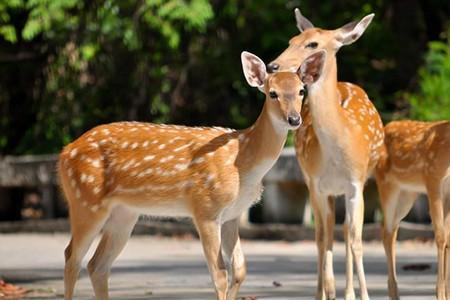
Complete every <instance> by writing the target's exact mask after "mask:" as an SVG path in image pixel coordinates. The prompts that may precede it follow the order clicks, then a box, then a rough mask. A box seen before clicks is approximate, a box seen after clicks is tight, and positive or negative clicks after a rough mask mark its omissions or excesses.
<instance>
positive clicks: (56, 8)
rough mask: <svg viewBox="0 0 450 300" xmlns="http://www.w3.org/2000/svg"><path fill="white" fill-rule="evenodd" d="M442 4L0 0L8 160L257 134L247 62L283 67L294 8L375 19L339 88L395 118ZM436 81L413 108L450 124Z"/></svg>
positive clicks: (0, 134)
mask: <svg viewBox="0 0 450 300" xmlns="http://www.w3.org/2000/svg"><path fill="white" fill-rule="evenodd" d="M444 2H445V3H444ZM444 2H442V1H440V0H429V1H428V2H427V11H426V12H425V11H422V8H421V7H420V6H418V5H413V4H414V3H416V0H414V1H412V3H410V2H409V1H407V2H405V1H399V0H394V1H387V0H368V1H365V3H364V4H361V1H356V0H336V1H315V0H305V1H300V0H293V1H285V0H259V1H247V0H224V1H208V0H139V1H136V0H98V1H92V0H27V1H25V0H0V115H1V118H0V154H5V153H8V154H23V153H52V152H58V151H59V150H60V149H61V147H62V146H63V145H65V144H67V143H69V142H70V141H71V140H73V139H75V138H76V137H78V136H80V135H81V134H82V133H83V132H84V131H86V130H87V129H89V128H91V127H93V126H95V125H98V124H102V123H107V122H112V121H118V120H138V121H150V122H166V123H169V122H170V123H178V124H186V125H219V126H229V127H234V128H244V127H246V126H249V125H250V124H251V123H252V122H253V121H254V120H255V119H256V118H257V115H258V114H259V113H260V110H261V107H262V104H263V95H262V94H261V93H260V92H258V91H257V90H256V89H252V88H250V87H248V85H247V83H246V82H245V79H244V77H243V75H242V68H241V63H240V53H241V52H242V51H243V50H248V51H251V52H253V53H255V54H257V55H258V56H259V57H261V58H262V59H263V60H264V61H266V62H269V61H271V60H272V59H274V58H275V57H276V56H277V55H278V54H279V53H280V52H281V51H282V50H284V49H285V48H286V46H287V45H288V41H289V39H290V38H291V37H293V36H294V35H296V34H298V31H297V29H296V26H295V21H294V16H293V9H294V8H295V7H300V8H301V9H302V12H303V13H304V14H305V15H306V16H307V17H308V18H309V19H310V20H311V21H312V22H313V23H314V24H315V25H316V26H318V27H322V28H328V29H331V28H337V27H339V26H342V25H344V24H346V23H348V22H350V21H353V20H357V19H360V18H361V17H363V16H364V15H366V14H368V13H371V12H375V13H376V17H375V18H374V20H373V22H372V24H371V25H370V27H369V28H368V30H367V31H366V33H365V34H364V36H363V37H362V38H361V39H359V40H358V42H356V43H355V44H354V45H352V46H349V47H345V48H343V49H342V50H340V51H339V54H338V63H339V78H340V80H342V81H350V82H355V83H357V84H359V85H361V86H362V87H364V89H365V90H366V91H367V92H368V94H369V96H370V97H371V99H373V100H374V102H375V104H376V105H377V108H379V109H380V110H381V111H382V112H383V113H384V114H385V115H386V113H388V112H389V111H391V110H392V109H393V108H394V107H395V106H396V103H397V99H396V95H397V94H396V93H397V92H398V91H401V92H400V93H401V94H404V91H408V90H410V89H411V88H414V86H410V79H411V78H412V77H414V74H416V73H417V68H418V67H419V66H420V63H421V62H422V61H421V59H422V55H423V53H422V51H423V48H424V46H425V42H426V39H423V38H422V37H424V36H426V34H427V32H428V30H426V28H425V25H426V24H425V23H426V22H429V21H430V20H431V21H433V22H436V24H437V25H439V26H434V27H433V28H440V27H442V30H445V28H443V27H444V24H446V23H445V20H448V14H446V13H445V12H446V11H450V9H449V4H447V2H448V1H444ZM449 3H450V2H449ZM416 4H417V3H416ZM433 10H435V11H439V14H436V15H434V16H431V17H429V18H424V17H423V15H424V13H427V14H428V13H430V12H432V11H433ZM436 24H434V25H436ZM432 25H433V24H432ZM434 39H437V37H436V38H434ZM439 53H441V54H439ZM435 55H438V56H439V55H440V56H439V57H441V56H442V49H441V50H436V51H435ZM447 55H448V52H447ZM427 62H428V60H427ZM447 62H448V59H447ZM433 64H435V65H436V66H439V67H441V66H440V63H438V62H436V63H433ZM434 68H435V67H433V70H434ZM424 69H427V70H428V69H429V63H427V65H426V66H425V67H424ZM440 70H441V71H442V72H444V71H443V70H444V69H442V68H441V69H440ZM446 70H447V71H445V72H448V68H447V69H446ZM422 72H425V71H422ZM430 74H433V75H432V76H431V75H430V76H428V77H426V78H428V79H426V80H424V79H423V78H422V75H421V80H420V89H419V92H418V93H417V95H421V97H420V98H414V96H415V95H416V94H414V95H413V96H412V98H413V99H418V100H417V101H419V100H420V101H423V99H425V98H426V99H427V101H430V102H432V103H430V104H426V105H424V103H423V102H420V107H421V108H422V107H425V106H426V107H429V108H430V109H429V111H430V113H431V112H433V111H434V112H436V111H437V112H439V113H441V118H442V117H445V116H447V118H448V115H443V111H445V110H446V108H442V107H443V106H444V105H446V107H448V106H449V105H448V95H449V93H448V87H447V88H445V86H448V82H444V78H445V76H444V75H442V74H441V73H436V71H433V72H432V73H430ZM436 74H441V75H436ZM433 76H434V77H433ZM424 78H425V77H424ZM431 78H435V79H431ZM436 78H439V83H437V81H436V82H435V80H437V79H436ZM446 91H447V92H446ZM425 93H426V97H425V96H423V97H422V94H423V95H425ZM430 95H432V96H430ZM438 95H444V96H441V97H438ZM437 98H439V99H437ZM428 99H429V100H428ZM445 99H447V100H445ZM413 101H416V100H413ZM438 101H440V102H438ZM445 101H446V102H445ZM417 103H419V102H417ZM438 103H439V104H438ZM413 105H414V104H413ZM416 106H417V107H419V106H418V105H416ZM414 111H415V110H414V108H413V112H414ZM414 116H415V117H416V116H417V117H420V118H427V119H429V118H434V116H433V117H429V116H426V117H422V116H421V115H420V116H419V115H414ZM436 118H437V117H436ZM288 141H289V143H292V139H291V138H289V140H288Z"/></svg>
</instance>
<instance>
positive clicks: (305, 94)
mask: <svg viewBox="0 0 450 300" xmlns="http://www.w3.org/2000/svg"><path fill="white" fill-rule="evenodd" d="M298 94H299V95H300V96H302V97H303V98H305V97H306V96H307V95H308V90H307V89H306V88H304V89H301V90H300V92H299V93H298Z"/></svg>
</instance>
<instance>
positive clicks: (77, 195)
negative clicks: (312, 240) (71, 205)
mask: <svg viewBox="0 0 450 300" xmlns="http://www.w3.org/2000/svg"><path fill="white" fill-rule="evenodd" d="M75 197H77V198H78V199H79V198H80V197H81V192H80V190H79V189H77V190H76V191H75Z"/></svg>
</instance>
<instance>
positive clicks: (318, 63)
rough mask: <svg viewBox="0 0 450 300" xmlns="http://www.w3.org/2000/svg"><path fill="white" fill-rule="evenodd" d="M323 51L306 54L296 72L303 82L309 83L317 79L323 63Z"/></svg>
mask: <svg viewBox="0 0 450 300" xmlns="http://www.w3.org/2000/svg"><path fill="white" fill-rule="evenodd" d="M325 57H326V53H325V51H323V50H322V51H319V52H316V53H314V54H311V55H310V56H308V57H307V58H306V59H305V60H304V61H303V62H302V64H301V65H300V67H299V68H298V70H297V74H298V76H299V77H300V79H301V80H302V81H303V83H304V84H307V85H311V84H313V83H314V82H317V80H319V78H320V76H321V75H322V72H323V65H324V63H325Z"/></svg>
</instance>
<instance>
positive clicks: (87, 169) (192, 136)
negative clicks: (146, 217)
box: [59, 52, 314, 300]
mask: <svg viewBox="0 0 450 300" xmlns="http://www.w3.org/2000/svg"><path fill="white" fill-rule="evenodd" d="M241 58H242V65H243V70H244V75H245V78H246V79H247V81H248V83H249V84H250V86H252V87H257V88H259V89H261V90H263V91H264V93H265V94H266V100H265V103H264V107H263V109H262V112H261V114H260V116H259V118H258V119H257V121H256V122H255V124H254V125H253V126H251V127H250V128H248V129H245V130H240V131H235V130H231V129H224V128H218V127H212V128H203V127H202V128H199V127H184V126H175V125H171V126H168V125H156V124H149V123H137V122H122V123H112V124H109V125H102V126H99V127H96V128H94V129H92V130H90V131H88V132H87V133H85V134H84V135H83V136H81V137H80V138H79V139H77V140H76V141H74V142H73V143H71V144H69V145H68V146H66V147H65V148H64V150H63V151H62V153H61V155H60V159H59V175H60V180H61V184H62V188H63V191H64V194H65V196H66V198H67V200H68V204H69V211H70V224H71V231H72V239H71V241H70V243H69V245H68V247H67V249H66V251H65V256H66V266H65V276H64V284H65V299H66V300H69V299H72V295H73V291H74V286H75V282H76V280H77V277H78V273H79V270H80V264H81V261H82V258H83V257H84V256H85V254H86V252H87V250H88V248H89V246H90V245H91V243H92V241H93V239H94V237H95V236H96V235H97V234H98V233H99V232H100V231H101V230H103V234H102V238H101V241H100V243H99V245H98V247H97V250H96V252H95V254H94V256H93V257H92V259H91V260H90V262H89V264H88V271H89V275H90V278H91V282H92V285H93V288H94V292H95V295H96V298H97V299H108V275H109V272H110V268H111V265H112V263H113V261H114V259H115V258H116V257H117V256H118V255H119V253H120V252H121V250H122V249H123V247H124V246H125V244H126V242H127V240H128V239H129V237H130V234H131V231H132V229H133V227H134V225H135V223H136V220H137V219H138V215H139V214H140V213H145V214H150V215H156V216H190V217H192V219H193V221H194V224H195V226H196V228H197V230H198V233H199V236H200V239H201V242H202V245H203V250H204V254H205V257H206V260H207V262H208V267H209V271H210V274H211V277H212V280H213V283H214V286H215V291H216V295H217V299H219V300H225V299H228V300H231V299H235V298H236V297H237V294H238V290H239V287H240V285H241V283H242V281H243V280H244V277H245V275H246V267H245V262H244V256H243V253H242V250H241V246H240V241H239V236H238V223H239V221H238V220H239V217H240V215H241V214H242V213H243V212H244V211H246V210H247V209H248V208H249V207H250V206H251V205H252V204H253V203H254V202H255V201H257V200H258V199H259V197H260V194H261V188H262V186H261V180H262V178H263V176H264V175H265V174H266V172H267V171H268V170H269V169H270V168H271V167H272V165H273V164H274V163H275V161H276V160H277V158H278V156H279V155H280V152H281V150H282V148H283V145H284V143H285V140H286V137H287V133H288V130H289V129H296V128H298V127H299V126H300V124H301V117H300V111H301V107H302V101H303V97H304V87H303V83H302V82H301V80H300V76H302V77H305V76H308V75H307V73H308V72H314V70H312V69H311V66H310V65H308V63H306V64H305V65H302V68H300V69H299V72H300V71H301V74H297V73H292V72H280V73H276V74H267V72H266V67H265V64H264V63H263V62H262V61H261V60H260V59H259V58H258V57H257V56H255V55H253V54H251V53H248V52H243V53H242V57H241ZM299 75H300V76H299ZM309 84H311V82H309Z"/></svg>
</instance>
